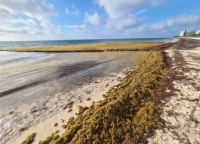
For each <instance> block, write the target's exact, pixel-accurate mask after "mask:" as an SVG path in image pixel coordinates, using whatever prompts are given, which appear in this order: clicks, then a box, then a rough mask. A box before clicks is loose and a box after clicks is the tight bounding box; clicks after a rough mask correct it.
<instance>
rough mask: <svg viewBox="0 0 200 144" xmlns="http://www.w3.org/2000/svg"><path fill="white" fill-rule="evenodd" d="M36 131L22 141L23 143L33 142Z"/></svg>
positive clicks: (29, 143)
mask: <svg viewBox="0 0 200 144" xmlns="http://www.w3.org/2000/svg"><path fill="white" fill-rule="evenodd" d="M35 136H36V133H32V134H30V135H29V136H27V138H26V139H25V140H24V141H23V142H22V144H32V143H33V141H34V140H35Z"/></svg>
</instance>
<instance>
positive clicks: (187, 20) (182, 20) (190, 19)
mask: <svg viewBox="0 0 200 144" xmlns="http://www.w3.org/2000/svg"><path fill="white" fill-rule="evenodd" d="M167 25H168V26H169V27H174V26H176V27H187V26H194V25H200V15H183V16H180V17H176V18H170V19H168V20H167Z"/></svg>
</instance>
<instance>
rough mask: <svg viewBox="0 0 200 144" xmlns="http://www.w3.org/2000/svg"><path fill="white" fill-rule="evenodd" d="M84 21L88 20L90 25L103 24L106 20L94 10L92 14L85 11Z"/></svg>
mask: <svg viewBox="0 0 200 144" xmlns="http://www.w3.org/2000/svg"><path fill="white" fill-rule="evenodd" d="M85 17H86V21H89V22H90V23H91V24H92V25H104V24H105V23H106V21H105V20H104V19H103V18H102V17H101V16H99V14H98V13H97V12H95V13H94V14H93V15H89V14H88V13H85Z"/></svg>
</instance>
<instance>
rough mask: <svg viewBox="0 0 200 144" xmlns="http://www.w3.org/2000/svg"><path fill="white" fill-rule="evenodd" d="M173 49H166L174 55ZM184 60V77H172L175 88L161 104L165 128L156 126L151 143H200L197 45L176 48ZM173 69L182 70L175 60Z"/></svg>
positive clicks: (199, 74)
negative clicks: (172, 93)
mask: <svg viewBox="0 0 200 144" xmlns="http://www.w3.org/2000/svg"><path fill="white" fill-rule="evenodd" d="M174 51H175V50H166V52H168V54H169V56H170V57H172V60H175V59H174V58H173V55H174ZM178 52H180V53H181V54H182V55H183V58H184V60H185V62H186V65H185V67H184V68H186V69H188V70H189V71H187V72H183V75H184V76H186V79H183V80H175V81H173V84H174V88H175V89H176V91H175V93H174V96H172V97H171V98H170V99H169V101H168V102H167V104H166V105H165V106H164V110H163V113H162V115H161V117H162V119H163V120H164V121H165V122H166V128H164V129H163V130H156V133H155V135H154V136H153V137H151V138H149V139H148V141H149V143H150V144H183V143H184V144H186V143H187V144H189V143H191V144H199V143H200V91H199V90H197V89H196V88H195V87H199V88H200V48H196V49H194V50H178ZM173 70H174V71H177V72H182V69H181V68H178V67H177V65H176V64H175V62H174V66H173Z"/></svg>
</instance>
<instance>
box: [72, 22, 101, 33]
mask: <svg viewBox="0 0 200 144" xmlns="http://www.w3.org/2000/svg"><path fill="white" fill-rule="evenodd" d="M68 28H73V29H75V30H78V31H80V32H82V33H85V34H92V35H99V34H101V33H100V32H98V31H97V29H95V28H90V27H88V26H87V25H85V24H83V25H71V26H68Z"/></svg>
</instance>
